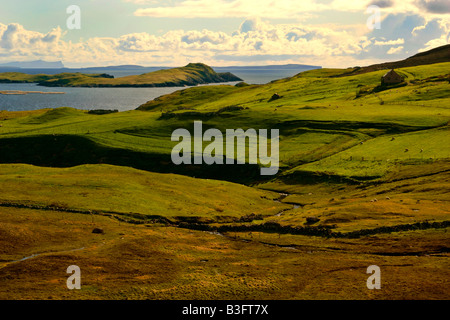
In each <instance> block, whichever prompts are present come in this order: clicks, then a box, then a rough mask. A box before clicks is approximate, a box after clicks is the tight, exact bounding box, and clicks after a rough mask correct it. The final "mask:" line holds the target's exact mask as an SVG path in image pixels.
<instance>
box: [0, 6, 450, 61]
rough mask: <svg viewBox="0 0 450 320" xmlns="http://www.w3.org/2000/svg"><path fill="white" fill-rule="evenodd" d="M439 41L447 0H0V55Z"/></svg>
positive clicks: (333, 56) (399, 46) (317, 57)
mask: <svg viewBox="0 0 450 320" xmlns="http://www.w3.org/2000/svg"><path fill="white" fill-rule="evenodd" d="M74 5H75V6H77V8H79V11H77V10H75V11H73V10H69V11H68V8H69V9H70V8H72V7H71V6H74ZM449 42H450V0H360V1H350V0H312V1H303V0H81V1H74V0H39V1H36V0H20V1H11V0H0V63H4V62H11V61H32V60H45V61H62V62H63V63H64V65H65V66H66V67H91V66H108V65H126V64H135V65H143V66H182V65H186V64H188V63H190V62H194V63H195V62H202V63H206V64H208V65H210V66H242V65H267V64H290V63H297V64H309V65H319V66H323V67H336V68H346V67H352V66H365V65H370V64H374V63H379V62H385V61H395V60H401V59H404V58H407V57H409V56H411V55H414V54H416V53H418V52H421V51H425V50H428V49H432V48H435V47H437V46H441V45H444V44H448V43H449Z"/></svg>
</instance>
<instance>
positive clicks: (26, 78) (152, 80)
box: [0, 63, 242, 87]
mask: <svg viewBox="0 0 450 320" xmlns="http://www.w3.org/2000/svg"><path fill="white" fill-rule="evenodd" d="M230 81H242V79H240V78H239V77H236V76H235V75H233V74H232V73H230V72H225V73H217V72H215V71H214V70H213V69H212V68H211V67H209V66H207V65H205V64H203V63H189V64H188V65H186V66H185V67H178V68H172V69H164V70H158V71H154V72H149V73H144V74H140V75H131V76H125V77H119V78H114V76H111V75H109V74H106V73H102V74H85V73H59V74H55V75H47V74H36V75H31V74H26V73H21V72H4V73H0V83H37V84H38V85H41V86H46V87H184V86H196V85H199V84H208V83H220V82H230Z"/></svg>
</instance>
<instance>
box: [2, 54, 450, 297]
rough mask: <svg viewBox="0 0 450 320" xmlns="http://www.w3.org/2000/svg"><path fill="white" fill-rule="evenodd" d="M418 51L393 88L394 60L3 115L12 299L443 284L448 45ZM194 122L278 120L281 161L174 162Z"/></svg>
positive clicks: (403, 292) (432, 290) (418, 290)
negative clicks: (97, 107)
mask: <svg viewBox="0 0 450 320" xmlns="http://www.w3.org/2000/svg"><path fill="white" fill-rule="evenodd" d="M440 50H441V49H438V50H436V51H434V53H428V55H427V54H424V55H422V58H420V56H419V58H420V59H424V57H425V58H426V57H428V58H429V59H428V60H427V61H428V62H430V61H431V60H430V59H432V58H430V57H432V56H435V57H437V56H438V55H439V54H440V52H441V53H442V51H440ZM419 58H417V57H416V58H414V61H415V62H414V61H413V62H411V61H410V62H408V63H412V64H418V65H413V66H404V67H396V71H397V72H398V73H399V74H401V75H402V76H403V77H404V80H405V81H404V83H402V84H401V85H399V86H386V87H383V88H382V90H379V85H380V78H381V76H382V75H383V74H384V73H385V70H381V69H380V70H368V69H366V72H360V73H356V72H355V73H354V74H348V71H349V70H348V69H326V68H325V69H316V70H310V71H306V72H302V73H300V74H297V75H296V76H294V77H291V78H287V79H281V80H278V81H274V82H271V83H269V84H265V85H239V86H232V85H220V86H199V87H193V88H187V89H182V90H179V91H176V92H174V93H171V94H169V95H165V96H162V97H159V98H157V99H154V100H152V101H149V102H147V103H145V104H144V105H142V106H140V107H138V108H137V110H131V111H126V112H116V113H109V114H92V113H88V112H86V111H83V110H77V109H72V108H57V109H44V110H36V111H30V112H4V111H2V112H0V163H2V164H1V165H0V190H1V191H2V192H1V193H0V271H1V272H0V282H2V283H3V284H4V285H2V287H1V288H0V298H7V299H8V298H11V297H17V296H21V297H31V298H41V299H51V298H54V296H58V297H62V298H63V299H92V298H103V299H125V298H126V299H163V298H164V299H199V298H203V299H211V298H214V299H305V298H306V299H421V298H426V299H429V298H433V299H448V298H449V292H448V285H447V282H448V281H447V279H449V277H450V271H449V269H448V261H449V260H448V259H449V247H448V228H449V226H450V219H449V217H450V211H449V208H450V207H449V194H450V153H449V152H450V151H449V148H448V146H449V145H450V135H449V133H450V126H449V123H450V90H449V70H450V61H449V60H450V59H447V60H445V61H439V62H438V63H425V64H420V63H419V60H418V59H419ZM436 59H440V58H436ZM343 75H345V76H343ZM166 76H167V74H166ZM107 80H108V81H109V79H105V80H102V81H107ZM275 93H277V95H278V98H276V99H273V97H274V94H275ZM196 120H201V121H202V122H203V126H204V127H205V128H216V129H218V130H220V131H221V132H224V131H225V130H226V129H231V128H242V129H244V130H246V129H249V128H254V129H279V130H280V150H279V151H280V170H279V172H278V174H277V175H276V176H270V177H264V178H263V177H261V176H260V175H259V170H258V169H259V165H260V164H258V165H248V164H239V165H237V164H236V165H211V166H208V165H205V164H203V165H175V164H173V163H172V161H171V152H172V148H173V146H174V145H175V144H176V143H177V142H174V141H171V135H172V133H173V131H174V130H175V129H178V128H185V129H187V130H188V131H190V132H192V130H193V122H194V121H196ZM206 144H207V142H205V143H204V145H203V147H205V146H206ZM93 228H100V229H101V230H102V233H100V234H93V233H92V231H93ZM73 261H77V263H80V264H81V266H82V268H83V272H84V273H83V274H84V275H86V276H85V278H83V287H82V289H81V290H77V291H78V292H68V290H67V289H66V288H65V287H64V281H65V280H66V279H65V278H64V277H63V278H61V273H63V274H64V271H65V268H67V266H68V265H71V264H73ZM373 264H376V265H378V266H380V267H381V268H382V272H383V276H382V279H383V280H382V281H383V286H382V288H383V289H382V290H368V289H367V287H366V280H367V277H368V275H367V274H366V270H367V267H368V266H369V265H373ZM61 270H62V271H61ZM36 274H38V275H40V276H39V277H36V276H35V275H36ZM36 284H38V285H39V287H38V288H39V290H37V289H36V287H34V285H36Z"/></svg>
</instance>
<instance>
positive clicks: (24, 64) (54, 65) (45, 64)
mask: <svg viewBox="0 0 450 320" xmlns="http://www.w3.org/2000/svg"><path fill="white" fill-rule="evenodd" d="M0 67H7V68H31V69H33V68H49V69H58V68H64V64H63V63H62V62H61V61H54V62H49V61H44V60H35V61H13V62H7V63H0Z"/></svg>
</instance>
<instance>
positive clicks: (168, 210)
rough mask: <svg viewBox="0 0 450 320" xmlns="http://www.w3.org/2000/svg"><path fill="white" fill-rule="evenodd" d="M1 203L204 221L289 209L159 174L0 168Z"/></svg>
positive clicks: (255, 194)
mask: <svg viewBox="0 0 450 320" xmlns="http://www.w3.org/2000/svg"><path fill="white" fill-rule="evenodd" d="M0 193H1V196H0V203H6V204H14V205H20V204H24V205H35V206H36V205H40V206H44V207H48V208H51V207H52V206H53V207H60V208H68V209H77V210H85V211H88V210H91V211H99V212H116V213H118V214H125V215H126V214H128V213H133V214H134V213H136V214H140V215H144V216H159V217H167V218H169V219H172V220H174V221H176V220H177V217H187V218H190V219H196V220H202V221H215V220H216V219H218V220H223V221H225V220H227V219H228V220H230V221H233V220H231V219H239V218H241V217H243V216H246V215H250V214H252V213H253V214H255V215H262V216H270V215H275V214H276V213H278V212H279V211H281V210H283V209H286V208H289V206H288V205H286V204H282V203H280V202H275V201H274V199H276V198H278V197H279V195H278V194H277V193H274V192H269V191H263V190H258V189H254V188H250V187H246V186H242V185H239V184H234V183H230V182H225V181H218V180H202V179H194V178H190V177H184V176H180V175H174V174H159V173H151V172H145V171H140V170H136V169H131V168H127V167H115V166H110V165H83V166H79V167H72V168H66V169H56V168H39V167H34V166H30V165H22V164H16V165H10V164H4V165H0Z"/></svg>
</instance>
